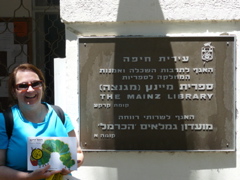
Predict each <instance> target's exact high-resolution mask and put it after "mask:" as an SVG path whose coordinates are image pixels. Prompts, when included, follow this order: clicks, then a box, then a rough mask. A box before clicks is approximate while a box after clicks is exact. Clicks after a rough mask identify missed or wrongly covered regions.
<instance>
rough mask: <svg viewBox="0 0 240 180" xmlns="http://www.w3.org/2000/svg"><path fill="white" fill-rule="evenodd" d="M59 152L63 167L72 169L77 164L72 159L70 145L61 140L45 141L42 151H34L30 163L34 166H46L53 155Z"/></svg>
mask: <svg viewBox="0 0 240 180" xmlns="http://www.w3.org/2000/svg"><path fill="white" fill-rule="evenodd" d="M53 152H57V153H59V155H60V158H59V159H60V160H61V161H62V163H63V165H64V166H66V167H67V168H69V169H70V167H72V166H73V165H74V164H75V161H74V160H73V159H72V157H71V153H70V152H69V147H68V144H65V143H64V142H63V141H60V140H45V141H44V143H43V144H42V149H39V148H37V149H33V150H32V152H31V157H30V161H31V163H32V165H33V166H37V165H39V167H41V166H45V165H47V164H48V162H49V159H50V157H51V153H53Z"/></svg>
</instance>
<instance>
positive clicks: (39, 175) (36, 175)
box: [27, 165, 62, 180]
mask: <svg viewBox="0 0 240 180" xmlns="http://www.w3.org/2000/svg"><path fill="white" fill-rule="evenodd" d="M49 168H50V165H47V166H45V167H44V168H41V169H37V170H35V171H33V172H32V173H30V174H29V176H28V178H27V179H29V180H30V179H31V180H33V179H46V178H49V177H50V176H52V175H53V174H57V173H61V172H62V171H61V170H60V171H49V170H48V169H49Z"/></svg>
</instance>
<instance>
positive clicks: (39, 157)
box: [27, 137, 77, 171]
mask: <svg viewBox="0 0 240 180" xmlns="http://www.w3.org/2000/svg"><path fill="white" fill-rule="evenodd" d="M27 150H28V170H29V171H31V170H36V169H39V168H42V167H44V166H46V165H48V164H49V165H51V167H50V169H49V170H61V169H62V168H65V169H69V170H76V169H77V139H76V137H29V138H28V147H27Z"/></svg>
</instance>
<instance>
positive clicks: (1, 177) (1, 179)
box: [0, 149, 61, 180]
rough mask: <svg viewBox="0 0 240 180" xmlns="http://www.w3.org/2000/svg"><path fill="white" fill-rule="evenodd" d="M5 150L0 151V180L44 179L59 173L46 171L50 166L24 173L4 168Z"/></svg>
mask: <svg viewBox="0 0 240 180" xmlns="http://www.w3.org/2000/svg"><path fill="white" fill-rule="evenodd" d="M5 160H6V149H0V180H13V179H14V180H36V179H45V178H48V177H50V176H52V175H53V174H57V173H60V172H61V171H48V169H49V168H50V166H49V165H48V166H46V167H44V168H42V169H38V170H36V171H33V172H32V173H26V172H21V171H17V170H15V169H12V168H9V167H7V166H5Z"/></svg>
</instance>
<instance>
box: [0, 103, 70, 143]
mask: <svg viewBox="0 0 240 180" xmlns="http://www.w3.org/2000/svg"><path fill="white" fill-rule="evenodd" d="M51 106H52V108H53V109H54V111H56V113H57V115H58V116H59V117H60V119H61V121H62V123H63V124H64V123H65V115H64V112H63V110H62V108H60V107H59V106H56V105H51ZM3 116H4V119H5V127H6V133H7V136H8V139H10V138H11V136H12V131H13V125H14V121H13V114H12V109H11V108H8V109H7V110H6V111H4V112H3Z"/></svg>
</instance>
